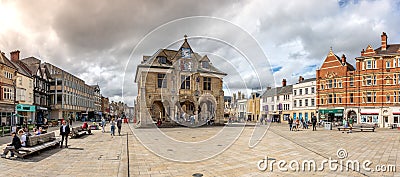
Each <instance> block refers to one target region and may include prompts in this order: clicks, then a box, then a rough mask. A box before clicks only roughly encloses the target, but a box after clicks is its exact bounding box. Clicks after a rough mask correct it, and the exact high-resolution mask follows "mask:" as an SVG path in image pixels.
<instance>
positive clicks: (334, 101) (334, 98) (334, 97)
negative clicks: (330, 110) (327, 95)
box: [333, 94, 336, 103]
mask: <svg viewBox="0 0 400 177" xmlns="http://www.w3.org/2000/svg"><path fill="white" fill-rule="evenodd" d="M333 103H336V94H333Z"/></svg>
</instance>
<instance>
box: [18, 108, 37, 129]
mask: <svg viewBox="0 0 400 177" xmlns="http://www.w3.org/2000/svg"><path fill="white" fill-rule="evenodd" d="M16 108H17V115H18V119H17V122H16V124H17V125H27V124H32V123H33V121H34V120H33V115H34V113H35V111H36V106H33V105H27V104H17V107H16Z"/></svg>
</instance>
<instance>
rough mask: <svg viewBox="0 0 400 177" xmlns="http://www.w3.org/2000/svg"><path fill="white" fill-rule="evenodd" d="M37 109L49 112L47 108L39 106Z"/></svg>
mask: <svg viewBox="0 0 400 177" xmlns="http://www.w3.org/2000/svg"><path fill="white" fill-rule="evenodd" d="M36 108H37V109H38V110H45V111H47V108H45V107H41V106H37V107H36Z"/></svg>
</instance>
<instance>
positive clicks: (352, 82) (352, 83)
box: [350, 76, 354, 87]
mask: <svg viewBox="0 0 400 177" xmlns="http://www.w3.org/2000/svg"><path fill="white" fill-rule="evenodd" d="M353 86H354V77H353V76H351V77H350V87H353Z"/></svg>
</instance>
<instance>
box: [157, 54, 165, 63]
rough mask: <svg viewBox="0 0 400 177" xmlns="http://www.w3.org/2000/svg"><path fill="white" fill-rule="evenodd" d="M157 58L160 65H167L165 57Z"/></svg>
mask: <svg viewBox="0 0 400 177" xmlns="http://www.w3.org/2000/svg"><path fill="white" fill-rule="evenodd" d="M157 58H158V62H159V63H160V64H166V63H167V57H164V56H158V57H157Z"/></svg>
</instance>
